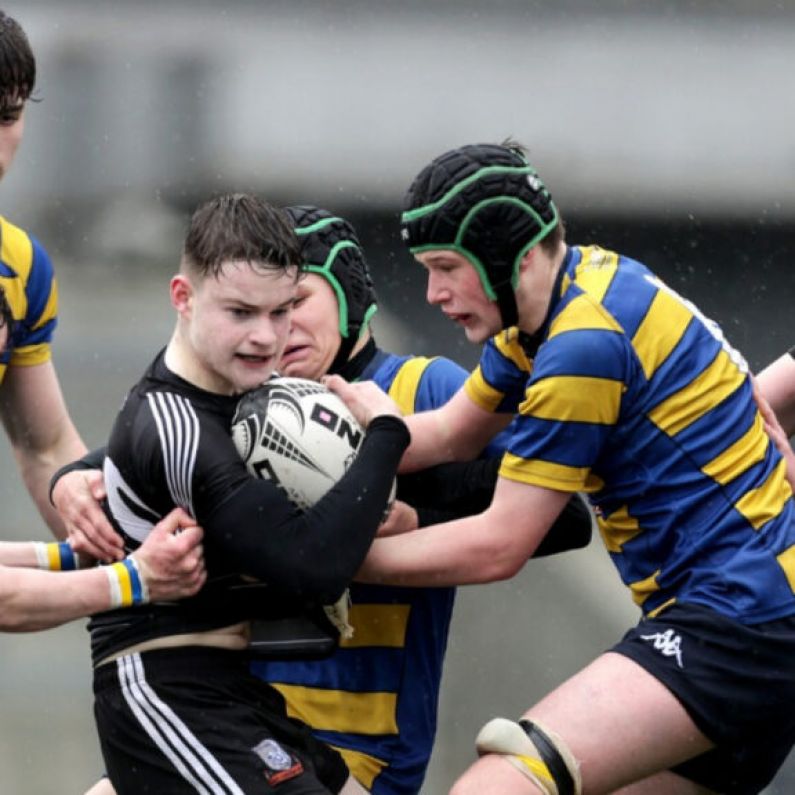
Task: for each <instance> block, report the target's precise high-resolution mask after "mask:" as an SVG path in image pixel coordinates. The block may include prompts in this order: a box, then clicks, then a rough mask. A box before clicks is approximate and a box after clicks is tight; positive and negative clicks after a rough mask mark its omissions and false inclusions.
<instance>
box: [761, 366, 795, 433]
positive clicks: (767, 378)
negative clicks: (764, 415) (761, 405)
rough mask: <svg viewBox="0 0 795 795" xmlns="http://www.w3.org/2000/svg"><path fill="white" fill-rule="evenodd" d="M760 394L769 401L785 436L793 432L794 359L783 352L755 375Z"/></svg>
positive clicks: (794, 429)
mask: <svg viewBox="0 0 795 795" xmlns="http://www.w3.org/2000/svg"><path fill="white" fill-rule="evenodd" d="M756 382H757V384H758V386H759V388H760V390H761V392H762V396H763V397H764V398H765V399H766V400H767V402H768V403H770V407H771V408H772V409H773V411H774V412H775V413H776V417H777V418H778V421H779V422H780V423H781V426H782V428H783V429H784V432H785V433H786V434H787V436H792V435H793V434H795V359H793V356H792V354H791V353H785V354H784V355H783V356H780V357H779V358H778V359H776V360H775V361H774V362H772V363H771V364H769V365H768V366H767V367H765V369H764V370H762V371H761V372H760V373H758V374H757V376H756Z"/></svg>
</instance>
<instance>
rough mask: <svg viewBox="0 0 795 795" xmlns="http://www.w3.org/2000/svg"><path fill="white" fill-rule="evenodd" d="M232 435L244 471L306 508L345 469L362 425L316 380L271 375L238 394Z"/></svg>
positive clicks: (353, 455)
mask: <svg viewBox="0 0 795 795" xmlns="http://www.w3.org/2000/svg"><path fill="white" fill-rule="evenodd" d="M232 439H233V440H234V443H235V447H236V448H237V451H238V452H239V453H240V455H241V456H242V458H243V460H244V461H245V462H246V466H247V467H248V470H249V472H251V473H252V474H253V475H255V476H256V477H259V478H263V479H265V480H270V481H272V482H273V483H275V484H276V485H277V486H279V487H280V488H281V489H283V490H284V492H285V493H286V494H287V496H288V498H289V499H290V500H291V501H292V502H293V503H295V504H296V505H297V506H298V507H299V508H301V509H303V510H306V509H307V508H309V507H310V506H312V505H314V504H315V503H316V502H317V501H318V500H319V499H320V498H321V497H322V496H323V495H324V494H325V493H326V492H327V491H328V490H329V489H330V488H331V487H332V486H333V485H334V484H335V483H336V482H337V481H338V480H339V479H340V478H341V477H342V476H343V475H344V474H345V472H346V470H347V469H348V467H349V466H350V465H351V463H352V462H353V460H354V459H355V458H356V454H357V453H358V451H359V447H360V446H361V443H362V440H363V439H364V429H363V428H362V426H361V425H360V424H359V422H358V421H357V420H356V418H355V417H354V416H353V414H351V412H350V411H349V409H348V407H347V406H346V405H345V403H343V401H342V400H341V399H340V398H339V397H338V396H337V395H335V394H334V393H333V392H331V391H329V390H328V389H327V388H326V387H325V386H323V385H322V384H320V383H318V382H317V381H310V380H308V379H305V378H289V377H287V376H274V377H273V378H271V379H270V380H269V381H268V382H267V383H265V384H264V385H263V386H261V387H258V388H257V389H254V390H253V391H251V392H248V393H247V394H245V395H244V396H243V397H242V398H241V399H240V402H239V403H238V406H237V411H236V412H235V416H234V419H233V420H232Z"/></svg>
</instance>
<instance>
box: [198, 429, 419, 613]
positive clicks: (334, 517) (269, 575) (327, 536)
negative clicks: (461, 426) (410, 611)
mask: <svg viewBox="0 0 795 795" xmlns="http://www.w3.org/2000/svg"><path fill="white" fill-rule="evenodd" d="M409 441H410V436H409V432H408V428H407V427H406V425H405V423H404V422H402V420H400V419H398V418H397V417H389V416H381V417H376V419H374V420H373V421H372V422H371V423H370V425H369V427H368V429H367V434H366V436H365V438H364V441H363V442H362V446H361V448H360V450H359V454H358V456H357V457H356V459H355V460H354V462H353V464H352V465H351V467H350V469H349V470H348V471H347V472H346V473H345V475H344V476H343V477H342V478H341V479H340V481H339V482H338V483H337V484H336V485H335V486H334V487H333V488H332V489H331V490H330V491H329V492H328V493H327V494H326V495H325V496H324V497H323V498H322V499H321V500H319V501H318V502H317V503H316V504H315V505H314V506H313V507H312V508H310V509H309V510H308V511H306V512H305V513H302V512H301V511H300V510H299V509H298V508H296V507H295V506H294V505H293V504H292V503H291V502H290V501H289V500H288V499H287V498H286V497H285V496H284V495H283V494H282V493H281V492H277V490H276V487H275V486H274V485H273V484H272V483H268V482H266V481H262V480H257V479H254V478H248V479H247V480H246V481H245V482H244V483H243V485H242V486H241V487H240V488H238V489H236V490H235V492H234V494H232V495H231V496H230V497H229V498H228V499H226V500H224V502H223V503H222V504H221V505H219V506H218V507H217V509H216V510H215V511H213V512H212V514H211V515H210V516H208V517H207V518H205V519H203V520H202V523H203V525H204V530H205V548H206V549H207V553H208V554H207V557H208V560H209V559H210V558H211V557H212V559H214V560H215V561H217V562H219V563H220V565H221V566H223V567H225V568H227V569H228V570H230V571H236V572H238V573H242V574H247V575H249V576H252V577H255V578H256V579H258V580H262V581H264V582H267V583H269V584H271V585H274V586H276V587H277V588H280V589H284V590H286V591H288V592H290V593H293V594H297V595H300V596H302V597H303V598H309V599H316V600H318V601H321V602H324V603H330V602H334V601H336V599H338V598H339V597H340V595H341V594H342V592H343V591H344V589H345V588H346V587H347V586H348V584H349V583H350V582H351V580H352V579H353V576H354V575H355V574H356V572H357V571H358V569H359V567H360V566H361V564H362V562H363V561H364V558H365V556H366V554H367V550H368V549H369V548H370V544H371V543H372V540H373V538H374V536H375V533H376V530H377V529H378V525H379V524H380V523H381V519H382V518H383V514H384V508H385V506H386V504H387V500H388V498H389V493H390V490H391V488H392V482H393V480H394V477H395V473H396V471H397V466H398V463H399V462H400V458H401V456H402V455H403V452H404V450H405V449H406V447H408V444H409ZM275 492H276V493H275Z"/></svg>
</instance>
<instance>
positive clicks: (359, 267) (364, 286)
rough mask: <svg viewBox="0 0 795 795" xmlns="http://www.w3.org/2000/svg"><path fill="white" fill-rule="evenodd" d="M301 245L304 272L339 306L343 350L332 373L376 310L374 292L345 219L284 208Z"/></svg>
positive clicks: (322, 212) (308, 208)
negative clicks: (325, 284) (320, 280)
mask: <svg viewBox="0 0 795 795" xmlns="http://www.w3.org/2000/svg"><path fill="white" fill-rule="evenodd" d="M285 209H286V211H287V214H288V215H289V216H290V218H291V219H292V222H293V226H294V228H295V233H296V235H297V237H298V241H299V243H300V244H301V258H302V260H303V269H304V270H305V271H306V272H307V273H316V274H318V275H319V276H322V277H323V278H324V279H325V280H326V281H327V282H328V283H329V284H330V285H331V288H332V289H333V290H334V294H335V295H336V297H337V305H338V306H339V330H340V335H341V336H342V344H341V345H340V350H339V351H338V352H337V355H336V357H335V359H334V362H333V364H332V366H331V368H330V372H334V371H335V370H336V369H338V368H339V367H341V366H342V365H343V364H344V363H345V362H346V361H347V360H348V357H349V356H350V353H351V351H352V350H353V348H354V346H355V345H356V342H357V341H358V340H359V338H360V337H361V335H362V334H363V333H364V332H365V330H366V329H367V326H368V324H369V323H370V319H371V318H372V316H373V315H374V314H375V312H376V310H377V308H378V307H377V304H376V297H375V290H374V289H373V280H372V278H371V276H370V270H369V268H368V267H367V261H366V260H365V258H364V252H363V251H362V247H361V243H359V238H358V237H357V236H356V230H355V229H354V228H353V226H352V225H351V224H350V223H349V222H348V221H346V220H345V219H344V218H339V217H338V216H335V215H332V214H331V213H330V212H328V211H327V210H323V209H321V208H320V207H313V206H311V205H301V206H295V207H287V208H285Z"/></svg>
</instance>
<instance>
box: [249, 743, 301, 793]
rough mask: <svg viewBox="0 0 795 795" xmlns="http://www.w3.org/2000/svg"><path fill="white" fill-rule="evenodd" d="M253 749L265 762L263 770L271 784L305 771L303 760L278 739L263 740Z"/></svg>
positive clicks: (286, 779)
mask: <svg viewBox="0 0 795 795" xmlns="http://www.w3.org/2000/svg"><path fill="white" fill-rule="evenodd" d="M251 750H252V751H254V753H255V754H256V755H257V756H258V757H259V758H260V759H261V760H262V761H263V762H264V763H265V770H264V771H263V772H264V774H265V778H266V780H267V782H268V783H269V784H272V785H273V784H280V783H281V782H282V781H288V780H289V779H291V778H295V777H296V776H300V775H301V773H303V772H304V766H303V765H302V764H301V761H300V760H299V759H296V758H295V757H294V756H293V755H292V754H289V753H288V752H287V751H285V750H284V748H282V747H281V745H279V743H277V742H276V740H270V739H268V740H263V741H262V742H261V743H259V745H255V746H254V747H253V748H252V749H251Z"/></svg>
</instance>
